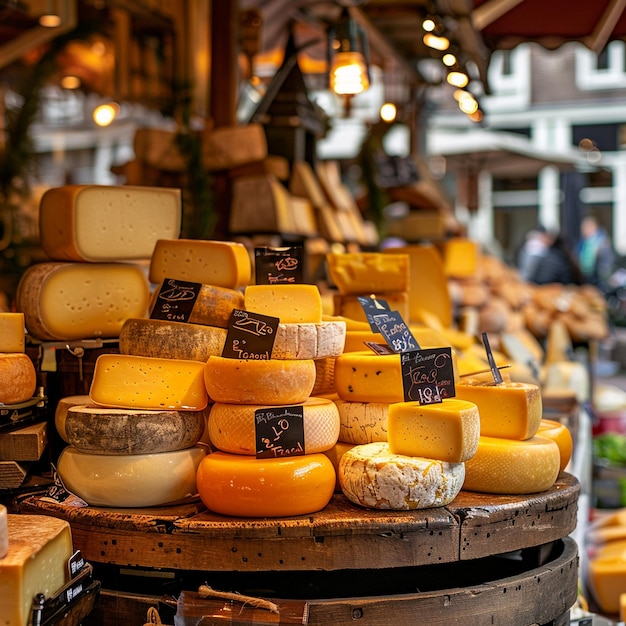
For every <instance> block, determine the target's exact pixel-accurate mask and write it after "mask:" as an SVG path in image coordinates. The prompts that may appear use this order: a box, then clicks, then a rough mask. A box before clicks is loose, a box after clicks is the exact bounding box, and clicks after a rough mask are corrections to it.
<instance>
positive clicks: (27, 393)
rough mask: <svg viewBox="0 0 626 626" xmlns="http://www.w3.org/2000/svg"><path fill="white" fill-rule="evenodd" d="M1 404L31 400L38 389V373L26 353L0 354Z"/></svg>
mask: <svg viewBox="0 0 626 626" xmlns="http://www.w3.org/2000/svg"><path fill="white" fill-rule="evenodd" d="M0 381H1V383H0V404H19V403H20V402H25V401H26V400H30V399H31V398H32V397H33V396H34V395H35V390H36V389H37V371H36V370H35V366H34V364H33V362H32V361H31V360H30V358H29V357H28V355H26V354H25V353H24V352H15V353H3V354H0Z"/></svg>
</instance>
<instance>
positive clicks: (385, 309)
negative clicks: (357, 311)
mask: <svg viewBox="0 0 626 626" xmlns="http://www.w3.org/2000/svg"><path fill="white" fill-rule="evenodd" d="M357 300H358V301H359V303H360V304H361V307H362V308H363V312H364V313H365V317H366V318H367V322H368V324H369V325H370V328H371V329H372V332H374V333H379V332H380V329H379V328H378V322H377V321H376V319H377V317H379V316H380V315H383V314H385V313H389V312H390V311H391V309H390V307H389V304H388V303H387V301H386V300H379V299H378V298H376V297H374V296H369V297H367V296H357Z"/></svg>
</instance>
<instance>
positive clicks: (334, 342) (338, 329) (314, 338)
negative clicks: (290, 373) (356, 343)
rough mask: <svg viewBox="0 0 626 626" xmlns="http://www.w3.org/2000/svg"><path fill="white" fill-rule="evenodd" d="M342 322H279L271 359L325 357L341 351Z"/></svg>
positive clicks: (343, 337) (344, 331) (342, 343)
mask: <svg viewBox="0 0 626 626" xmlns="http://www.w3.org/2000/svg"><path fill="white" fill-rule="evenodd" d="M345 338H346V325H345V323H344V322H319V323H317V324H309V323H300V324H279V325H278V328H277V329H276V338H275V339H274V345H273V347H272V358H273V359H325V358H328V357H334V356H338V355H339V354H341V353H342V352H343V347H344V342H345Z"/></svg>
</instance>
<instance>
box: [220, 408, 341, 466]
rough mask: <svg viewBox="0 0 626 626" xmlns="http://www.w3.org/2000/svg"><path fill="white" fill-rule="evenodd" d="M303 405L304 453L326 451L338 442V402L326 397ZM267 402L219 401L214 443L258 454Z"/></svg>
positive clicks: (230, 450) (225, 450)
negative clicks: (259, 423)
mask: <svg viewBox="0 0 626 626" xmlns="http://www.w3.org/2000/svg"><path fill="white" fill-rule="evenodd" d="M295 407H296V408H297V407H301V408H302V413H303V427H304V452H305V454H314V453H316V452H324V451H325V450H328V449H330V448H332V447H333V446H334V445H335V444H336V443H337V437H338V436H339V413H338V411H337V407H336V406H335V404H334V402H332V401H331V400H328V399H326V398H307V399H306V400H305V401H304V402H303V403H301V404H298V405H295ZM268 408H271V407H268V406H266V405H258V404H224V403H221V402H216V403H215V404H214V405H213V406H212V407H211V412H210V414H209V438H210V440H211V443H212V444H213V445H214V446H215V447H216V448H218V449H219V450H222V452H231V453H232V454H256V452H257V448H256V429H255V428H256V417H255V414H256V411H258V410H267V409H268Z"/></svg>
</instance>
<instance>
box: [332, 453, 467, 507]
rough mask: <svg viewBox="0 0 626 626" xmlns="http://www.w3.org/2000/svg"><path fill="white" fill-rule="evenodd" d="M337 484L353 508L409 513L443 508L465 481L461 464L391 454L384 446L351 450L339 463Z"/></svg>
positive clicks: (463, 465)
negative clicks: (355, 506) (360, 507)
mask: <svg viewBox="0 0 626 626" xmlns="http://www.w3.org/2000/svg"><path fill="white" fill-rule="evenodd" d="M338 477H339V484H340V485H341V490H342V491H343V493H344V495H345V496H346V497H347V498H348V499H349V500H350V501H352V502H354V503H355V504H359V505H361V506H364V507H368V508H372V509H391V510H412V509H426V508H430V507H436V506H445V505H446V504H449V503H450V502H452V500H454V498H455V497H456V496H457V494H458V493H459V491H460V490H461V488H462V487H463V480H464V479H465V464H464V463H447V462H445V461H436V460H433V459H425V458H422V457H413V456H404V455H400V454H391V453H390V452H389V446H388V445H387V443H385V442H374V443H368V444H364V445H359V446H354V448H351V449H350V450H347V451H346V452H345V453H344V454H343V456H342V457H341V461H340V462H339V472H338Z"/></svg>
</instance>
